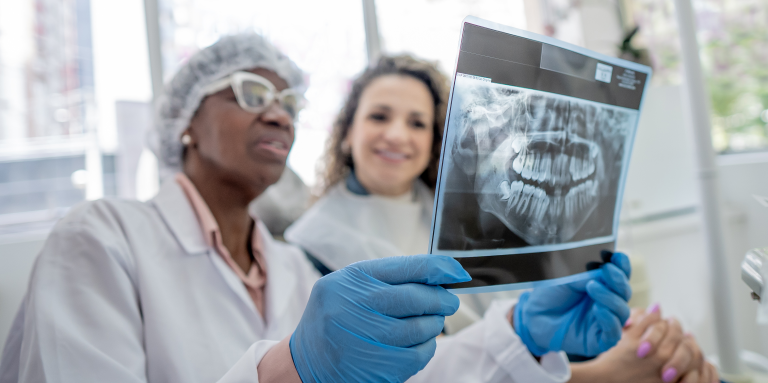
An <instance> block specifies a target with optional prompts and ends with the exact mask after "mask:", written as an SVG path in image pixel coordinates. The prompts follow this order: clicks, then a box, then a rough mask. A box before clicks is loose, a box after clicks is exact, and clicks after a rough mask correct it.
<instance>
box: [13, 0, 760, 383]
mask: <svg viewBox="0 0 768 383" xmlns="http://www.w3.org/2000/svg"><path fill="white" fill-rule="evenodd" d="M467 15H473V16H478V17H480V18H484V19H487V20H490V21H494V22H497V23H500V24H504V25H508V26H512V27H516V28H519V29H523V30H528V31H531V32H535V33H539V34H544V35H548V36H551V37H554V38H556V39H559V40H563V41H566V42H569V43H572V44H575V45H578V46H582V47H585V48H587V49H590V50H594V51H597V52H600V53H603V54H606V55H609V56H616V57H621V58H624V59H629V60H632V61H636V62H640V63H643V64H646V65H650V66H651V67H652V68H653V70H654V74H653V79H652V83H651V85H650V86H649V88H648V90H647V94H646V98H645V102H644V106H643V110H642V114H641V118H640V122H639V127H638V130H637V134H636V138H635V143H634V147H633V150H632V157H631V163H630V168H629V169H630V170H629V173H628V177H627V181H626V182H627V183H626V187H625V190H624V196H623V203H622V209H621V218H620V224H619V233H618V242H617V249H618V250H621V251H623V252H625V253H627V254H629V255H630V257H631V259H632V263H633V268H634V271H633V276H632V285H633V289H634V296H633V301H632V302H630V304H631V305H632V306H636V307H646V306H649V305H650V304H652V303H656V302H658V303H659V304H660V306H661V310H662V312H663V314H664V315H665V316H674V317H676V318H678V319H679V320H680V321H681V322H682V324H683V326H684V327H685V328H686V329H687V330H688V331H690V332H691V333H693V334H694V335H695V336H696V338H697V340H698V342H699V344H700V345H701V347H702V348H703V350H704V352H705V354H706V356H707V357H708V358H709V359H710V360H712V361H714V362H716V363H717V362H719V361H723V360H724V359H725V360H730V362H728V363H727V364H728V366H724V365H722V363H721V366H720V367H721V370H722V372H723V373H724V374H727V375H729V376H731V377H733V379H732V380H733V381H749V379H750V378H751V379H752V381H768V379H766V378H765V377H768V358H767V357H766V356H768V315H765V316H760V315H759V311H760V305H761V303H760V302H759V301H758V300H755V299H754V298H753V294H752V292H753V290H754V288H751V287H750V286H749V285H747V284H746V283H745V282H744V280H742V260H743V259H744V258H745V254H747V252H748V251H750V250H751V249H754V248H760V247H766V246H768V235H766V232H767V230H768V77H767V76H766V72H765V68H768V55H766V54H765V52H768V3H766V2H765V1H762V0H674V1H673V0H379V1H375V0H324V1H309V0H304V1H302V0H283V1H264V0H249V1H245V0H216V1H212V0H123V1H110V0H0V344H4V343H5V339H6V337H7V335H8V331H9V329H10V327H11V322H12V320H13V318H14V315H15V313H16V312H17V310H18V308H19V305H20V303H21V301H22V298H23V295H24V293H25V291H26V287H27V282H28V278H29V275H30V271H31V268H32V265H33V263H34V262H35V258H36V256H37V253H38V252H39V250H40V249H41V247H42V245H43V242H44V241H45V239H46V236H47V234H48V233H49V232H50V230H51V228H52V227H53V225H54V224H55V223H56V221H57V220H58V219H60V218H61V217H62V216H63V215H65V214H66V213H67V211H68V210H69V209H70V208H71V207H73V206H75V205H77V204H79V203H81V202H83V201H86V200H94V199H98V198H103V197H118V198H128V199H139V200H147V199H149V198H151V197H152V196H153V195H154V193H155V192H156V191H157V190H158V188H159V184H160V182H161V178H162V175H161V174H159V172H158V165H157V159H156V158H154V156H153V155H152V154H151V152H150V151H149V150H148V149H147V148H145V146H144V145H145V139H144V137H145V132H146V131H147V130H148V127H149V126H150V125H151V123H152V99H153V94H156V93H157V91H158V89H160V86H161V84H162V82H163V80H167V79H169V78H170V77H171V76H172V75H173V74H174V72H175V70H176V69H177V68H178V67H179V66H180V64H181V63H183V62H184V61H185V59H186V58H188V57H189V56H190V55H191V54H193V53H195V52H196V51H198V50H199V49H201V48H203V47H206V46H208V45H210V44H212V43H214V42H215V41H216V40H217V39H218V38H219V36H222V35H225V34H230V33H235V32H242V31H256V32H258V33H260V34H263V35H264V36H266V37H267V38H269V39H270V40H271V41H273V42H274V43H275V44H276V45H277V46H278V47H279V48H280V49H281V50H283V51H284V52H285V53H286V54H287V55H288V56H290V57H291V58H293V59H294V60H295V61H296V62H297V64H298V65H299V66H300V67H301V68H302V69H303V70H305V71H306V72H307V73H308V80H309V84H310V85H309V87H308V91H307V93H306V97H307V101H308V104H307V107H306V108H305V109H304V110H303V111H302V112H301V114H300V115H299V117H298V119H297V121H296V141H295V143H294V146H293V149H292V151H291V154H290V156H289V158H288V166H289V168H290V170H291V172H290V173H286V174H285V175H284V177H283V178H282V179H281V182H280V183H279V184H277V185H275V186H273V188H275V189H277V188H280V187H283V188H285V189H284V190H290V193H288V194H286V193H285V192H279V190H276V191H273V192H268V193H267V195H266V196H264V197H262V200H260V201H257V202H256V207H255V208H256V209H258V210H259V214H260V216H261V217H262V218H263V219H264V220H265V222H267V224H268V225H270V229H271V230H272V231H275V233H274V234H276V235H280V234H281V230H284V229H285V227H286V226H287V225H288V224H289V223H290V222H291V221H292V220H294V219H295V218H297V217H298V216H299V215H300V214H301V212H302V207H303V206H307V204H308V203H309V200H310V199H311V198H312V195H313V193H317V189H318V188H317V187H316V186H317V182H316V175H317V173H318V170H320V169H322V166H323V164H322V161H321V155H322V153H323V151H324V149H325V141H326V138H327V137H328V136H329V132H330V129H331V125H332V122H333V119H334V118H335V116H336V113H337V112H338V110H339V108H340V107H341V104H342V101H343V100H344V97H345V95H346V94H347V92H348V91H349V89H350V84H351V79H353V78H354V77H355V76H356V75H357V74H359V73H360V72H361V71H362V70H363V69H364V68H365V67H366V66H367V65H368V63H369V62H371V60H375V58H376V57H378V56H379V55H381V54H383V53H387V54H389V53H401V52H408V53H412V54H414V55H416V56H418V57H421V58H425V59H429V60H433V61H436V62H437V63H438V65H439V67H440V69H442V70H443V71H444V72H446V73H451V72H452V71H453V69H454V63H455V58H456V53H457V43H458V40H459V35H460V28H461V21H462V19H463V18H464V17H465V16H467ZM278 195H279V198H278V197H277V196H278ZM758 271H759V270H758ZM758 279H759V272H758ZM723 355H726V358H722V357H719V356H723ZM736 356H738V357H736ZM734 361H736V362H734ZM740 379H742V380H740Z"/></svg>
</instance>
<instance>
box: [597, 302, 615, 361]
mask: <svg viewBox="0 0 768 383" xmlns="http://www.w3.org/2000/svg"><path fill="white" fill-rule="evenodd" d="M592 310H593V312H594V314H595V319H596V320H597V323H598V325H599V326H600V329H601V330H602V331H601V332H600V338H599V342H598V347H599V348H600V352H601V353H602V352H605V351H608V349H610V348H611V347H613V346H615V345H616V343H619V340H621V322H619V318H617V317H616V315H614V314H613V312H611V311H610V310H608V309H607V308H605V307H604V306H602V305H599V304H597V305H595V306H594V307H593V308H592Z"/></svg>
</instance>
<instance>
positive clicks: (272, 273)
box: [150, 178, 297, 328]
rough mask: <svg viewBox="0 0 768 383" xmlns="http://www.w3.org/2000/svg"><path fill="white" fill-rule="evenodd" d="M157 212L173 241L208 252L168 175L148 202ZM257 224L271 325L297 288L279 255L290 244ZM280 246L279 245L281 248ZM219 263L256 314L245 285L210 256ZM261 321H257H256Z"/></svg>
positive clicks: (188, 207) (185, 202)
mask: <svg viewBox="0 0 768 383" xmlns="http://www.w3.org/2000/svg"><path fill="white" fill-rule="evenodd" d="M150 203H152V204H153V205H154V206H155V207H156V208H157V210H158V211H159V212H160V215H161V216H162V218H163V220H164V221H165V223H166V224H167V225H168V227H169V228H170V230H171V232H173V235H174V236H175V237H176V240H177V241H179V243H180V244H181V247H182V248H184V251H186V252H187V253H188V254H201V253H207V252H208V251H209V249H210V248H209V246H208V244H207V243H206V242H205V237H204V234H203V230H202V228H201V227H200V223H199V222H198V220H197V216H196V215H195V211H194V209H192V204H191V203H190V202H189V200H188V199H187V196H186V195H185V194H184V191H183V190H182V189H181V186H179V184H178V183H177V182H176V181H175V180H174V179H173V178H169V179H168V180H167V181H166V182H165V183H164V184H163V186H162V187H161V188H160V191H159V192H158V193H157V195H156V196H155V197H154V198H153V199H152V200H151V202H150ZM256 224H257V225H258V226H259V234H260V235H261V238H262V240H263V246H264V254H263V255H264V261H265V262H266V269H267V285H266V287H265V291H264V293H265V294H264V296H265V305H266V311H267V328H269V327H270V324H272V323H275V321H278V320H280V318H281V317H282V315H283V314H285V311H286V310H287V309H288V308H289V303H290V300H291V297H292V296H293V294H294V290H296V283H297V281H296V275H294V270H293V269H292V267H291V265H290V264H288V261H287V260H286V257H281V256H280V255H281V254H282V253H283V252H285V251H290V250H289V249H286V248H285V247H287V246H290V245H287V244H283V243H280V242H278V241H277V240H275V239H274V238H273V237H272V234H270V232H269V229H267V227H266V226H265V225H264V223H262V222H261V221H260V220H256ZM281 247H282V248H281ZM213 258H215V259H216V261H214V263H216V262H217V261H221V262H218V263H220V265H218V266H219V267H217V268H218V269H219V272H221V273H222V274H223V275H224V276H225V279H226V280H227V283H228V284H229V285H230V287H231V288H232V289H233V290H235V293H237V294H238V296H240V298H241V299H242V300H243V301H245V302H246V304H247V305H248V306H249V307H252V309H253V312H254V313H256V306H254V304H253V301H252V300H251V298H250V297H249V296H248V292H247V291H246V290H245V286H244V285H243V284H242V282H241V281H240V280H239V279H238V278H237V276H236V275H235V273H234V272H233V271H231V270H230V269H229V267H228V266H227V265H226V263H224V261H223V260H221V259H220V258H219V257H218V255H216V256H215V257H213ZM259 322H260V321H259Z"/></svg>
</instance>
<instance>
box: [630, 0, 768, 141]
mask: <svg viewBox="0 0 768 383" xmlns="http://www.w3.org/2000/svg"><path fill="white" fill-rule="evenodd" d="M623 4H624V8H625V10H626V12H625V15H626V22H627V23H629V24H633V25H638V26H640V34H641V38H642V40H643V41H642V42H641V44H642V45H645V46H647V47H648V48H649V50H650V54H651V59H652V60H653V64H654V69H655V73H654V81H655V82H656V83H657V84H678V83H680V81H681V74H680V67H681V66H680V53H679V51H680V47H679V37H678V33H677V22H676V18H675V9H674V3H673V2H672V1H667V0H631V1H630V0H624V3H623ZM693 5H694V8H695V12H696V22H697V26H698V29H699V30H698V38H699V45H700V49H701V58H702V65H703V66H704V72H705V77H706V81H707V85H708V88H709V93H710V102H711V106H712V125H713V127H712V128H713V130H712V138H713V145H714V147H715V150H717V151H718V152H721V153H733V152H744V151H754V150H765V149H766V148H768V69H767V68H768V55H766V52H768V2H766V1H765V0H693ZM641 44H638V45H641Z"/></svg>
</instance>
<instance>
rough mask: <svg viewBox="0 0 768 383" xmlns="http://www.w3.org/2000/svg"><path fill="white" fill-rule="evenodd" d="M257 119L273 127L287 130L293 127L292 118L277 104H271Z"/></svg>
mask: <svg viewBox="0 0 768 383" xmlns="http://www.w3.org/2000/svg"><path fill="white" fill-rule="evenodd" d="M259 119H260V120H261V121H262V122H264V123H267V124H269V125H274V126H277V127H280V128H289V127H291V126H293V117H291V115H290V114H289V113H288V111H286V110H285V109H283V108H282V107H281V106H280V104H278V103H277V102H272V103H271V104H269V105H268V106H267V108H266V109H265V110H264V111H263V112H262V113H261V115H260V116H259Z"/></svg>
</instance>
